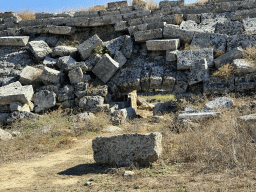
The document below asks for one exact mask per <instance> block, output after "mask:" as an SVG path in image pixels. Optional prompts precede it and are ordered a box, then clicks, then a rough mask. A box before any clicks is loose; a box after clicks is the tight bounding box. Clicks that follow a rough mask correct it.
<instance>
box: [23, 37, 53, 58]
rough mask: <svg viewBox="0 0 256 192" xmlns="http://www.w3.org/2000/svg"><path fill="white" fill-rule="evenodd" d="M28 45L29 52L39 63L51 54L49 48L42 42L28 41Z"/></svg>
mask: <svg viewBox="0 0 256 192" xmlns="http://www.w3.org/2000/svg"><path fill="white" fill-rule="evenodd" d="M28 45H29V50H30V51H31V52H32V53H33V54H34V56H35V57H36V58H37V59H38V60H39V61H43V60H44V59H45V57H46V55H48V54H49V53H51V52H52V50H51V48H50V47H49V46H48V45H47V43H46V42H44V41H30V42H29V43H28Z"/></svg>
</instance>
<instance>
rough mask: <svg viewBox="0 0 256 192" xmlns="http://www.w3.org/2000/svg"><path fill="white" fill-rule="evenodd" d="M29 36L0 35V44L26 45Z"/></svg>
mask: <svg viewBox="0 0 256 192" xmlns="http://www.w3.org/2000/svg"><path fill="white" fill-rule="evenodd" d="M28 40H29V36H14V37H11V36H9V37H0V46H22V47H24V46H26V45H27V44H28Z"/></svg>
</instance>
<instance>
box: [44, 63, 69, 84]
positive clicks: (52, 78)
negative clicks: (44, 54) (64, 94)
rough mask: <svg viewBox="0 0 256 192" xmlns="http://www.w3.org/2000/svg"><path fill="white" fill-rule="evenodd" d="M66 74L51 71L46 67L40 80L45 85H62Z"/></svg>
mask: <svg viewBox="0 0 256 192" xmlns="http://www.w3.org/2000/svg"><path fill="white" fill-rule="evenodd" d="M64 77H65V74H64V73H62V72H60V71H57V70H55V69H51V68H49V67H44V70H43V72H42V74H41V76H40V79H41V80H42V81H43V83H44V84H46V85H48V84H61V83H62V82H63V81H64Z"/></svg>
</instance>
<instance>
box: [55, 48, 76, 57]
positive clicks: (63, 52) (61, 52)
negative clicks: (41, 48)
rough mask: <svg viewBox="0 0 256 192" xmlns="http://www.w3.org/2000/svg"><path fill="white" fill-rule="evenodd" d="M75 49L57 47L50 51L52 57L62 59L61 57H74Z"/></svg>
mask: <svg viewBox="0 0 256 192" xmlns="http://www.w3.org/2000/svg"><path fill="white" fill-rule="evenodd" d="M76 51H77V48H76V47H70V46H57V47H54V49H53V51H52V56H53V57H63V56H69V55H70V56H72V57H74V56H75V54H76Z"/></svg>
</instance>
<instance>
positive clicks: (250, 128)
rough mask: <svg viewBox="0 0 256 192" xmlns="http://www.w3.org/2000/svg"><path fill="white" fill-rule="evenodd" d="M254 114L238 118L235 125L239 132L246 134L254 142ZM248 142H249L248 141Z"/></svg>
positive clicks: (255, 119) (255, 133)
mask: <svg viewBox="0 0 256 192" xmlns="http://www.w3.org/2000/svg"><path fill="white" fill-rule="evenodd" d="M255 122H256V114H250V115H245V116H240V117H238V118H237V125H238V126H239V129H240V130H241V132H246V131H247V133H248V135H250V137H251V139H252V140H253V141H254V142H255V139H256V132H255V130H256V126H255ZM249 142H250V141H249Z"/></svg>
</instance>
